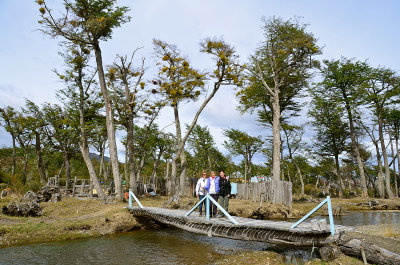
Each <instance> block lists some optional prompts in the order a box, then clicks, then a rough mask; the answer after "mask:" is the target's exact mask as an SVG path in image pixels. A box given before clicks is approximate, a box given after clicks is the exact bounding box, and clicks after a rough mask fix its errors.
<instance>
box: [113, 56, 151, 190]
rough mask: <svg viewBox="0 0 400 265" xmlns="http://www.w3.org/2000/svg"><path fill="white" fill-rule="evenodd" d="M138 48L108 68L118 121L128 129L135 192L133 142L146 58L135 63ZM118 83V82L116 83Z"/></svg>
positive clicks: (129, 168) (131, 180)
mask: <svg viewBox="0 0 400 265" xmlns="http://www.w3.org/2000/svg"><path fill="white" fill-rule="evenodd" d="M137 50H138V49H136V50H135V51H134V52H133V53H132V55H131V56H130V58H128V57H127V56H121V55H117V58H116V60H115V61H114V63H113V65H111V66H110V67H109V68H108V78H109V80H110V82H112V83H114V85H116V86H115V88H114V90H115V94H116V95H117V97H116V100H115V101H114V102H116V103H115V105H116V106H115V107H116V109H117V113H118V117H119V119H118V121H119V123H120V124H121V125H122V126H123V127H124V129H125V130H126V147H127V148H126V153H127V162H128V171H129V184H130V188H131V190H132V191H133V192H135V193H136V192H137V187H136V176H135V157H134V150H133V148H134V143H133V130H134V128H133V127H134V121H133V119H134V118H136V117H137V116H138V111H139V110H140V108H141V106H142V104H141V100H140V99H138V97H139V96H138V89H139V87H140V88H142V89H143V88H144V84H145V83H144V82H142V78H143V75H144V71H145V68H144V58H143V59H142V63H141V66H140V67H136V66H135V65H134V61H133V59H134V56H135V53H136V52H137ZM115 83H116V84H115ZM119 86H120V87H119ZM118 94H119V97H118Z"/></svg>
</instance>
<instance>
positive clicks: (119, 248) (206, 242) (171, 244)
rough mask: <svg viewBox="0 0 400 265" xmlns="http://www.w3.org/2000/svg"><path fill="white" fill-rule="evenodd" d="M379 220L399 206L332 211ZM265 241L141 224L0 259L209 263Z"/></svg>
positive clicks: (301, 252)
mask: <svg viewBox="0 0 400 265" xmlns="http://www.w3.org/2000/svg"><path fill="white" fill-rule="evenodd" d="M324 218H326V217H324ZM293 221H295V220H293ZM382 223H385V224H391V223H400V212H348V213H346V215H344V216H341V217H335V224H338V225H346V226H360V225H371V224H382ZM271 247H272V246H271V245H268V244H266V243H261V242H247V241H239V240H230V239H225V238H216V237H207V236H203V235H198V234H193V233H189V232H185V231H182V230H178V229H160V230H143V231H134V232H132V233H125V234H119V235H113V236H105V237H100V238H92V239H87V240H73V241H65V242H52V243H43V244H32V245H25V246H18V247H9V248H5V249H0V264H118V265H121V264H212V263H213V261H214V260H216V259H220V258H221V257H223V255H225V254H234V253H238V252H241V251H248V250H267V249H269V248H271ZM281 254H282V255H283V261H285V262H286V263H287V264H303V263H304V261H306V260H309V259H310V258H311V250H310V249H286V250H284V251H283V252H282V253H281Z"/></svg>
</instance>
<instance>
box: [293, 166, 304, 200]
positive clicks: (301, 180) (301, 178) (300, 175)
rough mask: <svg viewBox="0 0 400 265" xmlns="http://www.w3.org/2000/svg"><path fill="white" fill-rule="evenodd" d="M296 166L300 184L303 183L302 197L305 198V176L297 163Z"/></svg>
mask: <svg viewBox="0 0 400 265" xmlns="http://www.w3.org/2000/svg"><path fill="white" fill-rule="evenodd" d="M294 165H295V166H296V169H297V174H299V177H300V183H301V197H304V181H303V175H302V174H301V170H300V168H299V166H298V165H297V164H296V163H295V164H294Z"/></svg>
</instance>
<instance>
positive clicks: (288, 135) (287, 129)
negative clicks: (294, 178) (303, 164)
mask: <svg viewBox="0 0 400 265" xmlns="http://www.w3.org/2000/svg"><path fill="white" fill-rule="evenodd" d="M282 130H283V133H284V136H285V141H284V142H285V143H286V147H287V149H288V153H289V159H290V162H292V164H293V165H294V166H295V168H296V171H297V175H298V176H299V179H300V185H301V189H300V195H301V196H302V197H303V196H304V179H303V174H302V173H301V169H300V167H299V165H298V163H297V162H296V161H299V160H300V161H301V159H300V158H299V159H295V158H296V157H295V155H296V153H298V151H300V150H301V149H302V148H303V147H304V144H303V143H302V137H303V134H304V125H303V126H296V125H289V124H287V123H283V124H282ZM289 181H290V180H289Z"/></svg>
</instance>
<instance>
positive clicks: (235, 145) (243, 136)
mask: <svg viewBox="0 0 400 265" xmlns="http://www.w3.org/2000/svg"><path fill="white" fill-rule="evenodd" d="M224 136H225V137H228V141H224V145H225V147H226V148H227V149H228V150H229V152H230V153H231V154H232V155H241V156H243V160H244V166H245V171H244V180H245V183H247V178H248V177H251V170H252V163H251V161H252V159H253V156H254V154H255V153H257V152H259V151H260V150H261V147H262V145H263V141H262V140H261V138H260V137H254V136H250V135H248V134H247V133H245V132H242V131H240V130H236V129H226V130H224Z"/></svg>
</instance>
